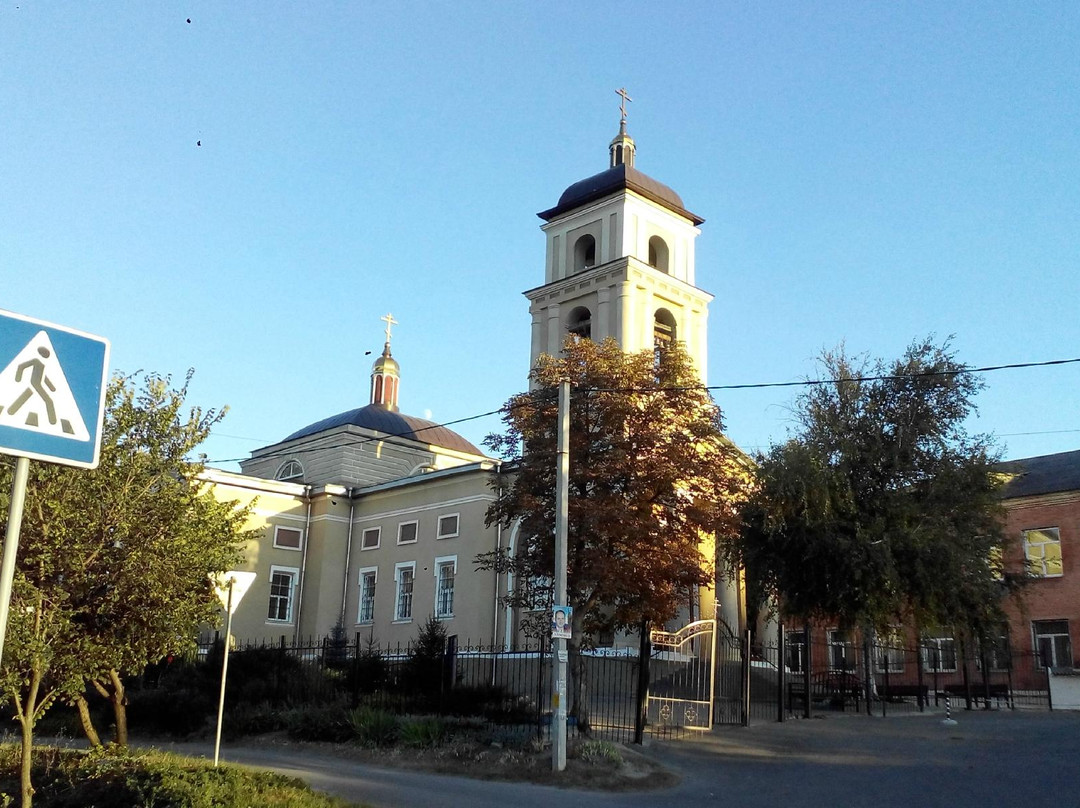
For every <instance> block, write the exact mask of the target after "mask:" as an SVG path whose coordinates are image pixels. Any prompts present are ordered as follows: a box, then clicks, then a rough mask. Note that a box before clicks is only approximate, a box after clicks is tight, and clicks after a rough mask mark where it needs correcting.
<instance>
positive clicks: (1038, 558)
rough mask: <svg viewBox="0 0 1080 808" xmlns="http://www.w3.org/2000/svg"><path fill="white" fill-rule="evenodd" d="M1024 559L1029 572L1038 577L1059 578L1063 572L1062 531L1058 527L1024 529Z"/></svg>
mask: <svg viewBox="0 0 1080 808" xmlns="http://www.w3.org/2000/svg"><path fill="white" fill-rule="evenodd" d="M1024 559H1025V560H1026V561H1027V567H1028V574H1029V575H1033V576H1034V577H1036V578H1057V577H1060V576H1061V574H1062V566H1061V533H1060V532H1059V531H1058V529H1057V528H1056V527H1043V528H1039V529H1038V530H1025V531H1024Z"/></svg>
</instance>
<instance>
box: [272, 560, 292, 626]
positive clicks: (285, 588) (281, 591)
mask: <svg viewBox="0 0 1080 808" xmlns="http://www.w3.org/2000/svg"><path fill="white" fill-rule="evenodd" d="M299 576H300V570H298V569H296V568H295V567H271V568H270V606H269V608H268V609H267V612H266V619H267V620H270V621H272V622H274V623H291V622H292V619H293V599H294V593H295V592H296V580H297V578H298V577H299Z"/></svg>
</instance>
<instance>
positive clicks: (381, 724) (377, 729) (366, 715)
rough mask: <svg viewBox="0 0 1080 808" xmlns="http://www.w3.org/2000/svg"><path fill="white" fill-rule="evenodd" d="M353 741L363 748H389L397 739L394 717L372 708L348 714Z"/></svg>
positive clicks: (397, 722) (396, 721)
mask: <svg viewBox="0 0 1080 808" xmlns="http://www.w3.org/2000/svg"><path fill="white" fill-rule="evenodd" d="M348 720H349V726H350V727H351V729H352V733H353V739H354V740H355V741H356V742H357V743H360V744H363V745H364V746H390V745H391V744H393V743H394V742H395V741H396V740H397V737H398V729H399V721H398V718H397V716H396V715H394V714H393V713H388V712H386V711H385V710H377V709H374V708H372V707H358V708H356V709H355V710H353V711H352V712H351V713H349V717H348Z"/></svg>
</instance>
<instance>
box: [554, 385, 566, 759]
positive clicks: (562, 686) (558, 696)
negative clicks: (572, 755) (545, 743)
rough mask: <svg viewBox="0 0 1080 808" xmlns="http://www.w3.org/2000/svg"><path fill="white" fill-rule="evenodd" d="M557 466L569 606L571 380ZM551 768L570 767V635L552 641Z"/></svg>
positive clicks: (558, 526) (560, 586)
mask: <svg viewBox="0 0 1080 808" xmlns="http://www.w3.org/2000/svg"><path fill="white" fill-rule="evenodd" d="M556 453H557V454H556V457H557V459H556V463H557V465H556V468H555V604H556V605H557V606H567V605H568V603H567V597H566V522H567V517H568V513H569V495H568V491H569V487H570V382H569V380H566V379H564V380H563V381H561V382H559V434H558V442H557V444H556ZM551 649H552V658H551V674H552V675H551V681H552V695H551V706H552V708H553V709H552V716H551V768H552V769H553V770H554V771H557V772H561V771H563V770H564V769H565V768H566V659H567V653H566V638H565V637H552V640H551Z"/></svg>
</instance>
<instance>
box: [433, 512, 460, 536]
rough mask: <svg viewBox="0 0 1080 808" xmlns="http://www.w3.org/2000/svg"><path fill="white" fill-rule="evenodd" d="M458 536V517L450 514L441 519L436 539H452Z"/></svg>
mask: <svg viewBox="0 0 1080 808" xmlns="http://www.w3.org/2000/svg"><path fill="white" fill-rule="evenodd" d="M457 534H458V515H457V514H456V513H448V514H446V515H445V516H440V517H439V529H438V531H437V532H436V534H435V535H436V537H437V538H440V539H452V538H454V537H455V536H457Z"/></svg>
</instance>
